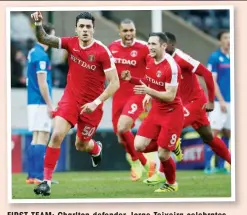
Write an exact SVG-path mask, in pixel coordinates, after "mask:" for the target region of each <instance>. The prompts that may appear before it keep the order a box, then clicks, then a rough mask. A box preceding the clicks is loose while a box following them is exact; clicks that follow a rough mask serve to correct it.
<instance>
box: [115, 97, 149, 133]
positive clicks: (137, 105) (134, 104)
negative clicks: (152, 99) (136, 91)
mask: <svg viewBox="0 0 247 215" xmlns="http://www.w3.org/2000/svg"><path fill="white" fill-rule="evenodd" d="M143 99H144V96H143V95H134V96H131V97H127V98H126V97H125V98H123V97H121V98H120V97H117V98H116V97H113V101H112V124H113V129H114V132H115V133H117V124H118V120H119V117H120V116H121V115H126V116H129V117H131V118H132V119H133V121H134V122H135V121H136V119H137V118H138V117H139V116H140V114H141V113H142V112H143V111H144V109H143V107H142V101H143ZM134 126H135V124H133V126H132V127H134Z"/></svg>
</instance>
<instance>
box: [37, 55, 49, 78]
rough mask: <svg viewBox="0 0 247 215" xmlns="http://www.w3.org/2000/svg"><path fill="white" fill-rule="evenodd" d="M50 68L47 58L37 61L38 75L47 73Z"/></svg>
mask: <svg viewBox="0 0 247 215" xmlns="http://www.w3.org/2000/svg"><path fill="white" fill-rule="evenodd" d="M48 67H49V63H48V61H47V58H45V57H40V58H38V59H37V60H36V61H35V71H36V73H37V74H38V73H46V72H47V70H48Z"/></svg>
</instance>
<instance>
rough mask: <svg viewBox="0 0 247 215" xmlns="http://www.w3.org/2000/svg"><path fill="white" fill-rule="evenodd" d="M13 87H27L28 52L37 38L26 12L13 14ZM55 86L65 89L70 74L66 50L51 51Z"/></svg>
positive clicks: (11, 20) (11, 22)
mask: <svg viewBox="0 0 247 215" xmlns="http://www.w3.org/2000/svg"><path fill="white" fill-rule="evenodd" d="M10 25H11V33H10V34H11V35H10V36H11V52H10V54H11V87H15V88H23V87H26V71H27V59H28V52H29V50H30V49H32V48H33V46H34V44H35V42H36V37H35V31H34V26H33V25H32V22H31V19H30V16H29V14H28V13H26V12H19V11H18V12H11V17H10ZM48 53H49V55H50V58H51V62H52V71H53V85H54V87H58V88H64V87H65V85H66V76H67V72H68V69H67V68H68V67H67V66H68V65H67V53H66V51H65V50H59V49H51V50H49V52H48Z"/></svg>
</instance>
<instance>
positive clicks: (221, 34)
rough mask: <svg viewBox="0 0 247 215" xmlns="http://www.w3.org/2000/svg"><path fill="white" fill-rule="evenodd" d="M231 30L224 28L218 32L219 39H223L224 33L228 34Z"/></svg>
mask: <svg viewBox="0 0 247 215" xmlns="http://www.w3.org/2000/svg"><path fill="white" fill-rule="evenodd" d="M228 33H229V30H222V31H220V32H219V33H218V34H217V39H218V40H221V37H222V36H223V34H228Z"/></svg>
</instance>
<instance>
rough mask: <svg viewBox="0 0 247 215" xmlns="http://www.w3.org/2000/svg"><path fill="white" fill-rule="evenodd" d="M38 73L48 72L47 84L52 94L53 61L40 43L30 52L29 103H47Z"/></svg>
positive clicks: (28, 69) (28, 70)
mask: <svg viewBox="0 0 247 215" xmlns="http://www.w3.org/2000/svg"><path fill="white" fill-rule="evenodd" d="M38 73H47V84H48V88H49V93H50V96H51V95H52V74H51V63H50V59H49V56H48V54H47V53H46V51H45V50H44V48H43V47H42V46H41V45H40V44H38V43H37V44H36V45H35V46H34V47H33V48H32V49H31V50H30V51H29V53H28V66H27V95H28V99H27V102H28V104H46V103H45V101H44V99H43V97H42V95H41V93H40V89H39V85H38V77H37V74H38Z"/></svg>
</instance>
